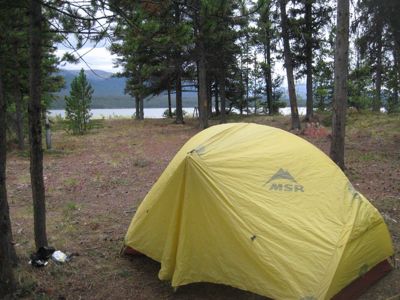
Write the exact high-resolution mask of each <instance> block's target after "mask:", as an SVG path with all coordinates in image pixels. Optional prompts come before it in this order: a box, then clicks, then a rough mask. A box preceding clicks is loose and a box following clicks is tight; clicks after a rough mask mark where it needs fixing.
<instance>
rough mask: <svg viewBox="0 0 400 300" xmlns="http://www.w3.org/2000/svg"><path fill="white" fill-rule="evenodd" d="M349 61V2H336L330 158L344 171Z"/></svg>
mask: <svg viewBox="0 0 400 300" xmlns="http://www.w3.org/2000/svg"><path fill="white" fill-rule="evenodd" d="M348 61H349V0H338V5H337V33H336V45H335V78H334V80H335V83H334V92H333V106H332V109H333V115H332V143H331V149H330V156H331V158H332V160H333V161H334V162H335V163H336V164H337V165H338V166H339V167H340V168H341V169H342V170H344V168H345V164H344V138H345V127H346V124H345V123H346V109H347V97H348V95H347V77H348Z"/></svg>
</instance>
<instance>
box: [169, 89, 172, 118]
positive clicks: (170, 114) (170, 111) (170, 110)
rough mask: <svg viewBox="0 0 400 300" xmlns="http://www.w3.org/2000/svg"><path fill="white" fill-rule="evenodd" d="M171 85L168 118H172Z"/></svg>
mask: <svg viewBox="0 0 400 300" xmlns="http://www.w3.org/2000/svg"><path fill="white" fill-rule="evenodd" d="M171 106H172V105H171V87H170V85H169V84H168V118H172V107H171Z"/></svg>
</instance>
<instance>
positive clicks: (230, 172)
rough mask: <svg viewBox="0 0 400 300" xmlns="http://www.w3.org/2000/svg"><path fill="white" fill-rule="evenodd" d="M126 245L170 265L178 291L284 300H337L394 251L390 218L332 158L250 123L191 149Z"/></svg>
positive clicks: (148, 202)
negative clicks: (232, 291) (201, 289)
mask: <svg viewBox="0 0 400 300" xmlns="http://www.w3.org/2000/svg"><path fill="white" fill-rule="evenodd" d="M125 245H126V246H127V247H130V248H133V249H135V250H136V251H138V252H141V253H143V254H145V255H147V256H149V257H151V258H152V259H154V260H156V261H158V262H160V263H161V270H160V272H159V278H160V279H162V280H170V281H171V283H172V286H173V287H177V286H180V285H185V284H189V283H192V282H213V283H222V284H226V285H230V286H233V287H237V288H240V289H243V290H248V291H252V292H254V293H257V294H260V295H264V296H267V297H271V298H274V299H329V298H332V297H333V296H334V295H337V294H338V292H339V291H341V290H342V289H343V288H344V287H346V286H347V285H349V284H350V283H351V282H352V281H354V280H355V279H357V278H358V277H360V276H361V275H363V274H365V273H366V272H367V271H369V270H370V269H372V268H373V267H374V266H376V265H378V264H379V263H381V262H382V261H385V260H386V259H387V258H388V257H390V256H391V255H392V254H393V247H392V242H391V238H390V234H389V232H388V229H387V226H386V224H385V222H384V220H383V218H382V216H381V215H380V214H379V212H378V211H377V210H376V209H375V208H374V207H373V206H372V205H371V203H369V202H368V200H367V199H366V198H365V197H364V196H363V195H361V194H360V193H359V192H357V191H356V190H355V189H354V188H353V186H352V185H351V183H350V182H349V180H348V179H347V178H346V176H345V175H344V174H343V172H342V171H341V170H340V169H339V168H338V167H337V166H336V165H335V164H334V163H333V162H332V161H331V160H330V159H329V158H328V157H327V156H326V155H325V154H324V153H322V152H321V151H320V150H318V149H317V148H316V147H314V146H313V145H311V144H310V143H308V142H307V141H305V140H303V139H301V138H299V137H297V136H295V135H293V134H290V133H288V132H286V131H283V130H280V129H277V128H273V127H268V126H262V125H256V124H245V123H236V124H225V125H218V126H214V127H211V128H209V129H206V130H204V131H202V132H200V133H198V134H197V135H195V136H194V137H192V138H191V139H190V140H189V141H188V142H187V143H186V144H185V145H184V146H183V147H182V149H181V150H180V151H179V152H178V153H177V154H176V156H175V157H174V159H173V160H172V161H171V163H170V164H169V166H168V167H167V168H166V170H165V171H164V172H163V174H162V175H161V177H160V178H159V180H158V181H157V182H156V183H155V185H154V186H153V188H152V189H151V190H150V192H149V193H148V195H147V196H146V198H145V199H144V201H143V202H142V204H141V205H140V207H139V208H138V210H137V212H136V214H135V216H134V218H133V220H132V223H131V225H130V227H129V229H128V232H127V234H126V237H125Z"/></svg>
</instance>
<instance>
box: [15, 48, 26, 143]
mask: <svg viewBox="0 0 400 300" xmlns="http://www.w3.org/2000/svg"><path fill="white" fill-rule="evenodd" d="M18 48H19V47H18V41H17V40H16V41H15V42H14V43H13V51H14V57H15V61H14V65H15V70H19V68H20V65H19V62H18V55H19V54H18ZM14 74H15V75H14V80H13V84H14V86H13V90H14V91H13V94H14V101H15V117H16V118H15V119H16V122H15V125H16V126H15V127H16V131H17V139H18V149H19V150H24V148H25V142H24V120H23V108H22V107H23V98H22V92H21V84H20V77H19V72H18V71H16V72H15V71H14Z"/></svg>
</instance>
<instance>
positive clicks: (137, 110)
mask: <svg viewBox="0 0 400 300" xmlns="http://www.w3.org/2000/svg"><path fill="white" fill-rule="evenodd" d="M135 119H136V120H140V100H139V96H138V95H135Z"/></svg>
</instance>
